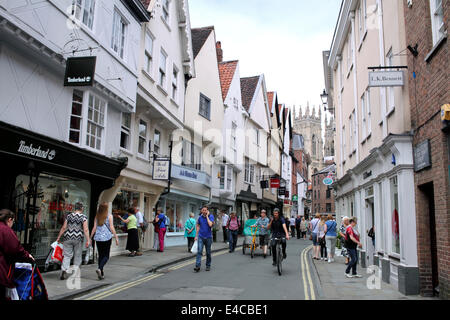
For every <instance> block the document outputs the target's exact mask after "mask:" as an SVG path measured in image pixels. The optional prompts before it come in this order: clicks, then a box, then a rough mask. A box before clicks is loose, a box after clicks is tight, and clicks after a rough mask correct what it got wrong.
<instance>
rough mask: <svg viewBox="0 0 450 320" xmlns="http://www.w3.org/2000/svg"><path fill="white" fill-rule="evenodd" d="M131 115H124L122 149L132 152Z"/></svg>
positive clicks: (121, 136)
mask: <svg viewBox="0 0 450 320" xmlns="http://www.w3.org/2000/svg"><path fill="white" fill-rule="evenodd" d="M130 132H131V113H122V126H121V132H120V147H121V148H124V149H126V150H130Z"/></svg>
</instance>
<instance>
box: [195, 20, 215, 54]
mask: <svg viewBox="0 0 450 320" xmlns="http://www.w3.org/2000/svg"><path fill="white" fill-rule="evenodd" d="M213 30H214V26H210V27H204V28H195V29H192V30H191V31H192V50H193V51H194V59H195V58H196V57H197V55H198V53H199V52H200V50H201V49H202V47H203V45H204V44H205V42H206V39H208V37H209V35H210V34H211V31H213Z"/></svg>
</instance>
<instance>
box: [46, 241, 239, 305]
mask: <svg viewBox="0 0 450 320" xmlns="http://www.w3.org/2000/svg"><path fill="white" fill-rule="evenodd" d="M243 241H244V238H243V237H239V239H238V247H239V246H241V245H242V243H243ZM225 249H228V243H224V242H214V243H213V244H212V247H211V250H212V252H218V251H221V250H225ZM227 252H228V251H227ZM203 254H204V255H205V251H204V253H203ZM194 257H195V254H192V253H189V252H188V251H187V244H186V245H185V246H177V247H166V248H164V252H157V251H156V250H154V249H152V250H148V251H145V252H144V253H143V255H142V256H136V257H129V256H128V255H119V256H114V257H111V258H110V259H109V261H108V263H107V264H106V266H105V269H104V272H105V279H104V280H98V277H97V274H96V272H95V270H97V268H98V266H97V263H94V264H88V265H82V266H81V268H80V274H79V276H78V277H77V276H74V275H73V274H72V275H70V274H68V279H66V280H65V281H62V280H60V279H59V276H60V272H61V271H60V270H57V271H51V272H45V273H42V278H43V280H44V283H45V286H46V289H47V293H48V296H49V299H50V300H70V299H74V298H76V297H78V296H81V295H85V294H88V293H89V292H92V291H95V290H99V289H102V288H106V287H108V286H112V285H114V284H116V283H119V282H124V281H128V280H131V279H133V278H136V277H141V276H143V275H145V274H148V273H153V272H156V271H157V270H159V269H162V268H164V267H166V266H169V265H172V264H176V263H179V262H182V261H185V260H188V259H192V258H194Z"/></svg>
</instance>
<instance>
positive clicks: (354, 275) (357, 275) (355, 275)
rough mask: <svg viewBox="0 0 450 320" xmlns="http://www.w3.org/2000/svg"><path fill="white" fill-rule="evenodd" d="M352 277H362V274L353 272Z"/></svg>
mask: <svg viewBox="0 0 450 320" xmlns="http://www.w3.org/2000/svg"><path fill="white" fill-rule="evenodd" d="M352 277H353V278H362V275H360V274H353V275H352Z"/></svg>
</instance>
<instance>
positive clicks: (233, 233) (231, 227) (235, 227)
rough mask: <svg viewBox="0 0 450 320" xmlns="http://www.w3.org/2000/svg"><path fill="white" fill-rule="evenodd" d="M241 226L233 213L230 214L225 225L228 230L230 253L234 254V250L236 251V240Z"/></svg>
mask: <svg viewBox="0 0 450 320" xmlns="http://www.w3.org/2000/svg"><path fill="white" fill-rule="evenodd" d="M240 226H241V224H240V222H239V219H238V218H237V216H236V213H235V212H232V213H231V214H230V219H228V223H227V229H228V241H229V244H230V250H229V251H230V253H231V252H234V249H236V244H237V238H238V231H239V227H240Z"/></svg>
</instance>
